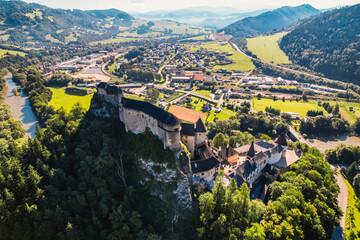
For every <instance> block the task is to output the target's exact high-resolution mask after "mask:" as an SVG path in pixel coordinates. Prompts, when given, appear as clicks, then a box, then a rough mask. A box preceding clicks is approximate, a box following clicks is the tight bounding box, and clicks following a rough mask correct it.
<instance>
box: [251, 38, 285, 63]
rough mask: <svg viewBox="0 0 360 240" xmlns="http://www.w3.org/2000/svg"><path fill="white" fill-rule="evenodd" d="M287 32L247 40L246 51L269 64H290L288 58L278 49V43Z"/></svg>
mask: <svg viewBox="0 0 360 240" xmlns="http://www.w3.org/2000/svg"><path fill="white" fill-rule="evenodd" d="M286 34H287V32H280V33H276V34H274V35H270V36H259V37H255V38H248V39H247V47H248V49H249V50H250V51H251V52H252V53H253V54H255V55H256V56H257V57H258V58H260V59H261V60H263V61H265V62H270V63H275V64H279V63H284V64H288V63H291V61H290V60H289V58H288V56H286V54H285V53H284V52H283V51H282V50H281V49H280V47H279V44H278V41H279V40H280V39H281V38H282V37H283V36H284V35H286Z"/></svg>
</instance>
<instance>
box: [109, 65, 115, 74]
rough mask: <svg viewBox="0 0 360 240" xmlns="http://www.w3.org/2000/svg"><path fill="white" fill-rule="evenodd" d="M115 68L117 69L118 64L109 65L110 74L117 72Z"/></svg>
mask: <svg viewBox="0 0 360 240" xmlns="http://www.w3.org/2000/svg"><path fill="white" fill-rule="evenodd" d="M115 67H116V62H114V63H113V64H112V65H108V69H109V70H108V72H109V73H111V74H113V72H114V71H115Z"/></svg>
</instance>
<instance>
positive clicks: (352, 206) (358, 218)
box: [344, 179, 360, 239]
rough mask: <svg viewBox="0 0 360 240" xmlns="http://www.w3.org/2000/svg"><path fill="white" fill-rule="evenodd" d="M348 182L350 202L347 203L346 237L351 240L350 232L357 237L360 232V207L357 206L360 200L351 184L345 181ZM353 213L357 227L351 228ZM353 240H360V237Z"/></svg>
mask: <svg viewBox="0 0 360 240" xmlns="http://www.w3.org/2000/svg"><path fill="white" fill-rule="evenodd" d="M344 180H345V182H346V186H347V188H348V194H349V195H348V202H347V208H346V220H345V236H346V239H350V238H348V234H349V233H350V231H354V232H355V235H356V234H357V232H358V231H360V210H359V208H358V206H356V205H357V204H356V202H359V201H360V200H359V199H358V198H357V196H356V195H355V192H354V189H353V188H352V186H351V185H350V184H349V182H348V181H347V180H346V179H344ZM351 212H352V213H353V224H354V225H355V226H351V225H352V224H351V219H350V217H351V214H350V213H351ZM353 239H360V238H359V237H356V238H353Z"/></svg>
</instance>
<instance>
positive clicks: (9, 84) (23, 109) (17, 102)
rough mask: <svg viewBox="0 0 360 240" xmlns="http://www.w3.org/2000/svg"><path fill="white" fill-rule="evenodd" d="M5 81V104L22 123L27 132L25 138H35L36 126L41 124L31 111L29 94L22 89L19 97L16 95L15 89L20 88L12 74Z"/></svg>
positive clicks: (3, 94)
mask: <svg viewBox="0 0 360 240" xmlns="http://www.w3.org/2000/svg"><path fill="white" fill-rule="evenodd" d="M5 81H6V86H5V87H4V90H3V93H2V96H3V98H4V100H5V102H6V103H7V104H8V105H9V107H10V109H11V112H12V114H13V117H14V118H15V119H17V120H20V121H21V123H22V125H23V128H24V129H25V130H26V134H25V136H26V137H30V138H34V137H35V128H36V125H39V122H38V120H37V118H36V116H35V114H34V112H33V111H32V109H31V105H30V101H29V98H28V96H27V94H25V93H24V92H23V90H22V89H21V92H20V95H19V96H16V95H14V93H13V89H16V88H18V86H17V85H16V83H15V82H14V81H13V79H12V75H11V73H9V74H8V75H6V76H5Z"/></svg>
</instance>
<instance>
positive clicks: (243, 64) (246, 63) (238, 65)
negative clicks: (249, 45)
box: [191, 42, 255, 71]
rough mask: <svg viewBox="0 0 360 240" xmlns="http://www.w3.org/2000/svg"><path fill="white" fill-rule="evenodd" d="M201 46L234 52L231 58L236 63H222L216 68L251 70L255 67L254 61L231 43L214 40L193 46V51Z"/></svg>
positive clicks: (213, 49)
mask: <svg viewBox="0 0 360 240" xmlns="http://www.w3.org/2000/svg"><path fill="white" fill-rule="evenodd" d="M199 48H206V49H209V50H211V51H221V52H231V53H232V54H233V55H232V56H230V57H229V58H230V59H231V60H233V61H234V62H235V63H232V64H228V65H221V66H220V65H218V66H215V69H221V68H226V69H227V70H228V71H231V70H240V71H250V70H252V69H255V65H254V64H253V63H252V61H251V60H250V59H249V58H247V57H245V56H244V55H242V54H240V53H239V52H238V51H236V50H235V49H234V48H232V47H231V46H230V44H226V45H222V46H220V45H219V44H218V43H214V42H212V43H208V44H205V45H201V46H196V47H192V48H191V51H196V50H197V49H199Z"/></svg>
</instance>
